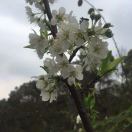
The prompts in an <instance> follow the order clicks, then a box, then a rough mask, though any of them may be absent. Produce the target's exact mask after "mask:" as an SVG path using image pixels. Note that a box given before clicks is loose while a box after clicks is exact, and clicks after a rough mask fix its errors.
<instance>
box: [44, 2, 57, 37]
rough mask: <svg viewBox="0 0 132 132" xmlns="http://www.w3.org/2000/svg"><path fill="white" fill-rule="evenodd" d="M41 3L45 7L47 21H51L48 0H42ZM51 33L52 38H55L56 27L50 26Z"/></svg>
mask: <svg viewBox="0 0 132 132" xmlns="http://www.w3.org/2000/svg"><path fill="white" fill-rule="evenodd" d="M43 3H44V5H45V12H46V14H47V16H48V19H49V21H51V19H52V13H51V10H50V6H49V1H48V0H43ZM51 33H52V35H53V37H54V38H56V33H57V26H56V25H55V26H53V25H51Z"/></svg>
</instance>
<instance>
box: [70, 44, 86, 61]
mask: <svg viewBox="0 0 132 132" xmlns="http://www.w3.org/2000/svg"><path fill="white" fill-rule="evenodd" d="M81 48H83V46H80V47H78V48H76V49H75V50H74V51H73V53H72V55H71V56H70V58H69V62H71V61H72V60H73V58H74V57H75V56H76V53H77V52H78V50H79V49H81Z"/></svg>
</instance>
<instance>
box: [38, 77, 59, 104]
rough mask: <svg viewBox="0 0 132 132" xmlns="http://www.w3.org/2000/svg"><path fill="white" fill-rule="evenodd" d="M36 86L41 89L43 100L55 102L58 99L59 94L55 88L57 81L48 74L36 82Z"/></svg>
mask: <svg viewBox="0 0 132 132" xmlns="http://www.w3.org/2000/svg"><path fill="white" fill-rule="evenodd" d="M36 87H37V88H38V89H40V90H41V94H40V96H42V100H43V101H50V103H51V102H53V101H54V100H56V98H57V96H58V94H57V90H56V88H55V83H54V82H53V81H52V82H51V81H50V80H49V79H48V76H44V78H43V79H39V80H38V81H37V83H36Z"/></svg>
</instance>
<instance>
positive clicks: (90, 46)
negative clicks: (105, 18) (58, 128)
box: [26, 0, 112, 102]
mask: <svg viewBox="0 0 132 132" xmlns="http://www.w3.org/2000/svg"><path fill="white" fill-rule="evenodd" d="M54 1H55V0H49V2H51V3H53V2H54ZM27 2H28V3H29V4H30V5H32V4H33V3H34V4H35V5H37V6H36V7H37V8H38V9H39V11H41V13H42V11H44V10H45V7H44V5H43V4H42V3H41V2H42V1H41V0H27ZM26 10H27V14H28V17H29V20H30V22H35V23H37V24H38V25H39V27H40V33H38V34H37V33H36V32H34V33H31V34H30V35H29V43H30V45H28V46H26V47H27V48H32V49H35V50H36V52H37V54H38V56H39V57H40V58H43V56H44V54H49V55H50V56H51V57H50V58H44V65H43V66H42V67H43V69H44V70H45V71H46V72H47V75H44V76H43V77H40V78H39V79H38V81H37V84H36V86H37V88H39V89H40V90H41V96H42V99H43V100H44V101H50V102H52V101H53V100H55V99H56V98H57V95H58V91H59V90H57V87H56V82H57V81H56V80H54V78H55V77H60V78H63V79H64V80H67V82H68V84H69V85H70V86H72V85H75V84H76V82H78V83H79V82H80V80H82V79H83V73H82V72H83V70H88V71H89V70H91V69H92V70H93V69H94V68H98V66H99V65H100V63H101V61H102V59H104V58H106V56H107V54H108V43H107V42H106V38H110V37H112V32H111V30H110V29H109V28H110V27H111V25H110V24H105V25H103V24H102V23H101V16H100V15H99V14H97V13H96V11H95V10H94V9H90V10H89V12H88V14H89V16H90V17H89V18H81V19H80V21H79V20H77V19H76V17H75V16H74V15H73V12H72V11H71V12H70V13H66V9H65V8H64V7H61V8H59V10H53V11H52V19H51V21H48V20H47V17H45V14H44V15H43V17H42V15H41V16H39V15H40V14H39V13H38V14H37V15H34V13H33V12H32V10H31V8H30V7H29V6H28V7H26ZM52 26H56V27H57V30H58V32H57V34H56V37H53V36H52V32H51V28H52ZM104 39H105V40H104ZM77 52H78V54H80V55H82V56H83V60H80V61H82V62H83V63H78V64H76V63H72V62H73V61H76V59H75V57H76V56H77V54H76V53H77Z"/></svg>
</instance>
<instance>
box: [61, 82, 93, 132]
mask: <svg viewBox="0 0 132 132" xmlns="http://www.w3.org/2000/svg"><path fill="white" fill-rule="evenodd" d="M63 82H64V83H65V84H66V86H67V87H68V89H69V91H70V93H71V96H72V98H73V100H74V103H75V105H76V108H77V110H78V113H79V115H80V117H81V120H82V123H83V126H84V129H85V131H86V132H93V129H92V126H91V123H90V120H89V117H88V114H87V111H86V109H85V107H84V106H83V103H82V102H83V101H82V99H81V96H80V93H79V92H78V91H77V90H76V88H75V86H74V85H73V86H70V85H69V84H68V82H67V80H63Z"/></svg>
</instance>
